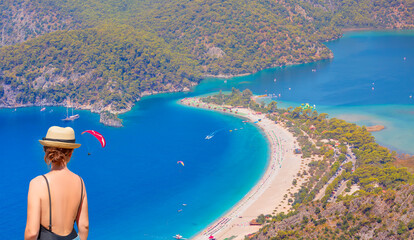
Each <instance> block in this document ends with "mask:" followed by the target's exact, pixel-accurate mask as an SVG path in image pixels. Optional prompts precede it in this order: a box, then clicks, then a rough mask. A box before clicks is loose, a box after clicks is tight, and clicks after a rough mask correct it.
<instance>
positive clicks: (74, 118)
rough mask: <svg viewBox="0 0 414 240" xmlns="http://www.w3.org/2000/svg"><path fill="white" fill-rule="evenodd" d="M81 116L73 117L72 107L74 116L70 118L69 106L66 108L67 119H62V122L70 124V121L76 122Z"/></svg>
mask: <svg viewBox="0 0 414 240" xmlns="http://www.w3.org/2000/svg"><path fill="white" fill-rule="evenodd" d="M69 101H70V99H69ZM79 117H80V116H79V114H75V115H73V107H72V115H70V116H69V104H68V105H67V106H66V118H64V119H62V121H65V122H69V121H75V120H76V119H78V118H79Z"/></svg>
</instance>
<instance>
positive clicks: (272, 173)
mask: <svg viewBox="0 0 414 240" xmlns="http://www.w3.org/2000/svg"><path fill="white" fill-rule="evenodd" d="M181 104H184V105H187V106H192V107H198V108H205V109H209V110H214V111H220V112H224V113H229V114H232V115H235V116H239V117H242V118H246V119H248V120H249V122H252V123H254V124H256V125H257V126H258V127H259V128H260V129H262V131H263V132H264V134H265V135H266V137H267V139H268V142H269V144H270V151H271V154H270V159H269V162H268V166H267V169H266V171H265V173H264V175H263V176H262V178H261V179H260V181H259V182H258V184H257V185H256V186H255V187H254V188H253V189H251V190H250V191H249V192H248V193H247V194H246V195H245V196H244V197H243V199H241V200H240V201H239V202H238V203H237V204H236V205H235V206H234V207H233V208H232V209H230V210H229V211H228V212H227V213H225V214H224V215H223V216H222V217H220V218H219V219H217V220H216V221H215V222H214V223H212V224H211V225H210V226H208V227H207V228H206V229H204V230H203V231H202V232H200V233H198V234H197V235H196V236H194V237H193V238H192V239H194V240H204V239H208V238H209V237H210V236H211V235H212V236H214V237H215V239H217V240H224V239H226V238H231V239H233V240H238V239H241V240H243V239H244V238H245V236H246V235H249V234H252V233H254V232H256V231H257V230H259V229H260V228H261V226H252V225H250V222H251V221H252V220H253V219H256V218H257V216H259V215H260V214H264V215H267V214H273V215H274V214H277V213H279V212H285V213H287V211H288V210H289V209H290V205H289V204H288V199H289V198H291V194H293V193H295V192H297V190H298V189H299V186H300V185H301V184H302V183H303V182H304V181H305V180H306V179H304V178H299V177H297V173H299V172H302V171H304V170H307V164H306V163H308V162H309V161H310V159H302V158H301V155H300V154H298V155H297V154H294V149H295V148H297V144H296V141H295V138H294V137H293V135H292V134H291V133H290V132H289V131H288V130H287V129H285V128H284V127H282V126H281V125H279V124H276V123H275V122H274V121H271V120H270V119H268V118H267V117H266V116H265V114H261V113H256V112H254V111H252V110H250V109H247V108H231V109H230V108H223V107H221V106H217V105H213V104H206V103H203V102H201V101H200V100H199V98H185V99H183V100H181ZM259 119H260V120H259ZM295 178H296V179H297V184H296V186H293V184H292V181H293V179H295ZM286 195H287V197H285V196H286ZM292 199H293V198H292Z"/></svg>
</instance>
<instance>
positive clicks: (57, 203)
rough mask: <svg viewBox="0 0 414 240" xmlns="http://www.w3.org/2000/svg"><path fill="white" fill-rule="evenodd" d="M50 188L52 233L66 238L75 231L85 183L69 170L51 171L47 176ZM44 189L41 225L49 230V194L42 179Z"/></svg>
mask: <svg viewBox="0 0 414 240" xmlns="http://www.w3.org/2000/svg"><path fill="white" fill-rule="evenodd" d="M45 176H46V178H47V180H48V183H49V188H50V197H51V207H52V221H51V222H52V232H54V233H55V234H58V235H61V236H66V235H68V234H69V233H71V232H72V230H73V224H74V221H75V220H76V217H77V214H78V210H79V207H80V204H81V195H84V194H81V192H82V191H84V190H83V189H84V188H83V182H82V181H81V179H80V177H79V176H78V175H76V174H74V173H72V172H71V171H70V170H68V169H67V168H65V169H62V170H59V171H51V172H49V173H47V174H45ZM40 180H41V181H40V182H43V183H42V185H43V186H42V187H41V188H40V189H43V190H42V192H41V194H40V201H41V218H40V219H41V220H40V223H41V225H43V226H44V227H45V228H47V229H48V228H49V223H50V217H49V216H50V209H49V193H48V188H47V183H46V180H45V179H44V178H43V177H41V179H40Z"/></svg>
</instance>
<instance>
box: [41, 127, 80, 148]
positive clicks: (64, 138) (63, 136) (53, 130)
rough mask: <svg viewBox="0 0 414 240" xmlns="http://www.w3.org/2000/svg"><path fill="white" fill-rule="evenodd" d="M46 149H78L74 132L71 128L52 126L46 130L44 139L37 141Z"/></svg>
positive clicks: (78, 145)
mask: <svg viewBox="0 0 414 240" xmlns="http://www.w3.org/2000/svg"><path fill="white" fill-rule="evenodd" d="M39 142H40V144H42V145H43V146H46V147H56V148H67V149H74V148H78V147H80V144H79V143H75V131H73V129H72V128H71V127H65V128H63V127H57V126H52V127H50V128H49V130H47V134H46V137H44V138H42V140H39Z"/></svg>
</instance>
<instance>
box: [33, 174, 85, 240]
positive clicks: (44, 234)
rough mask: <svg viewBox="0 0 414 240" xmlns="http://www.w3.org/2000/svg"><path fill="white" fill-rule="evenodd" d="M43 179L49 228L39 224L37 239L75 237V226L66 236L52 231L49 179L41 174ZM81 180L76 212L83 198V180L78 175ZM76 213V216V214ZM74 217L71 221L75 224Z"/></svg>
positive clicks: (69, 239) (70, 238) (70, 239)
mask: <svg viewBox="0 0 414 240" xmlns="http://www.w3.org/2000/svg"><path fill="white" fill-rule="evenodd" d="M42 176H43V177H44V178H45V180H46V184H47V191H48V193H49V229H47V228H45V227H44V226H43V225H42V224H40V230H39V236H38V237H37V239H38V240H72V239H75V238H76V237H77V236H78V234H77V233H76V231H75V228H73V229H72V232H71V233H69V235H67V236H60V235H57V234H56V233H53V232H52V199H51V197H50V187H49V181H48V180H47V178H46V176H45V175H42ZM79 178H80V180H81V189H82V191H81V199H80V203H79V208H78V214H79V210H80V207H81V205H82V199H83V180H82V178H81V177H79ZM78 214H76V216H77V215H78ZM75 221H76V219H75V220H74V221H73V224H75Z"/></svg>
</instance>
